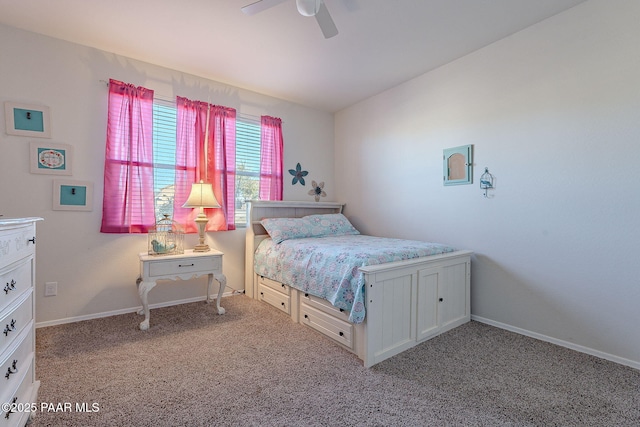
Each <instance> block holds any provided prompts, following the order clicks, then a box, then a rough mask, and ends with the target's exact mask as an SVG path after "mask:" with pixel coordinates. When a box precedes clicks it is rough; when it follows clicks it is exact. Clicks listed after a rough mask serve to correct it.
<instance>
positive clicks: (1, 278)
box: [0, 258, 33, 313]
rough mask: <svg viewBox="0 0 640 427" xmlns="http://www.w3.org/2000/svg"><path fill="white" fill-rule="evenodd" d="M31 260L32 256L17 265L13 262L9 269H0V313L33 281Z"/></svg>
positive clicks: (29, 286)
mask: <svg viewBox="0 0 640 427" xmlns="http://www.w3.org/2000/svg"><path fill="white" fill-rule="evenodd" d="M32 262H33V258H29V259H27V260H26V261H23V262H21V263H19V264H17V265H15V264H14V267H12V268H11V270H8V271H5V272H2V271H1V270H0V313H2V311H3V310H4V309H5V308H6V307H7V306H8V305H9V304H11V302H12V301H15V300H16V298H18V297H19V296H20V295H21V294H23V293H24V292H26V291H27V290H28V289H29V288H31V286H32V285H31V283H32V282H33V280H32V279H33V278H32V277H31V272H32V268H31V264H32Z"/></svg>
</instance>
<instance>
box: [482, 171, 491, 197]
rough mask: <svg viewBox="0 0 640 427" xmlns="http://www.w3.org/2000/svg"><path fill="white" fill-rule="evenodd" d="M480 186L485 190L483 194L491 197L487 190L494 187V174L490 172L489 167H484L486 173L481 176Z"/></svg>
mask: <svg viewBox="0 0 640 427" xmlns="http://www.w3.org/2000/svg"><path fill="white" fill-rule="evenodd" d="M480 188H482V189H483V190H484V193H483V196H484V197H486V198H489V195H488V194H487V190H489V189H490V188H493V175H491V174H490V173H489V168H487V167H485V168H484V173H483V174H482V176H481V177H480Z"/></svg>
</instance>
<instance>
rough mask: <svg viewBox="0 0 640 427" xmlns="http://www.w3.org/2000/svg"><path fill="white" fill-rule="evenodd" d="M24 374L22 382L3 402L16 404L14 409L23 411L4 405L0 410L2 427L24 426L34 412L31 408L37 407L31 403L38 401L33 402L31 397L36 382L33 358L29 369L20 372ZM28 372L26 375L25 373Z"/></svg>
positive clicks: (0, 424)
mask: <svg viewBox="0 0 640 427" xmlns="http://www.w3.org/2000/svg"><path fill="white" fill-rule="evenodd" d="M20 373H21V374H23V375H22V376H21V377H20V378H21V379H22V382H20V383H19V385H18V387H17V388H16V389H13V390H11V392H10V393H9V395H8V396H9V397H8V398H7V399H6V400H3V401H2V403H3V404H4V403H13V404H14V405H15V407H14V409H21V410H22V411H19V412H18V411H14V410H9V411H7V410H5V408H4V406H5V405H2V406H3V408H2V410H0V427H9V426H23V425H24V424H25V423H26V422H27V418H28V417H29V415H31V414H32V412H33V411H31V409H37V407H33V405H31V404H35V403H36V402H32V401H31V399H32V397H34V398H35V396H33V394H34V393H33V392H34V386H35V385H34V383H33V359H31V363H30V364H29V369H28V370H27V369H26V368H25V372H20ZM24 374H26V375H24Z"/></svg>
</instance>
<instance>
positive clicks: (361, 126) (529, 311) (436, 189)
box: [335, 0, 640, 368]
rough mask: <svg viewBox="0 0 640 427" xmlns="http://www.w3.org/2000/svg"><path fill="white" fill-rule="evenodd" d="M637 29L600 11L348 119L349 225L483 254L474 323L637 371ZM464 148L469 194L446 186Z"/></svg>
mask: <svg viewBox="0 0 640 427" xmlns="http://www.w3.org/2000/svg"><path fill="white" fill-rule="evenodd" d="M639 18H640V2H637V1H631V0H628V1H618V2H615V3H613V4H612V3H610V2H604V1H598V0H593V1H589V2H587V3H584V4H581V5H579V6H577V7H575V8H573V9H570V10H568V11H567V12H565V13H562V14H560V15H558V16H555V17H552V18H551V19H548V20H546V21H543V22H541V23H539V24H537V25H534V26H532V27H530V28H528V29H526V30H524V31H521V32H519V33H517V34H515V35H513V36H511V37H508V38H506V39H504V40H501V41H499V42H497V43H495V44H493V45H491V46H489V47H486V48H484V49H482V50H479V51H477V52H475V53H473V54H471V55H468V56H466V57H464V58H462V59H459V60H457V61H455V62H452V63H450V64H448V65H446V66H443V67H441V68H439V69H436V70H434V71H432V72H429V73H427V74H425V75H423V76H420V77H418V78H416V79H414V80H411V81H409V82H406V83H405V84H402V85H400V86H398V87H395V88H393V89H391V90H388V91H386V92H384V93H382V94H380V95H379V96H376V97H373V98H371V99H368V100H366V101H363V102H361V103H359V104H357V105H354V106H352V107H350V108H347V109H345V110H343V111H341V112H339V113H337V114H336V118H335V120H336V130H335V133H336V142H335V171H336V184H337V185H336V187H337V188H338V189H339V191H338V199H339V200H344V201H346V202H347V207H346V210H345V212H346V214H347V215H348V216H350V217H351V218H352V219H353V222H354V223H355V225H356V226H357V227H359V228H360V229H361V230H362V231H364V232H367V233H370V234H378V235H385V236H396V237H405V238H415V239H426V240H431V241H441V242H446V243H451V244H453V245H456V246H458V247H460V248H466V249H471V250H474V251H475V256H474V258H473V262H472V301H471V304H472V313H473V315H474V317H475V318H476V319H479V320H483V321H486V322H491V323H493V324H496V325H499V326H501V327H506V328H510V329H514V330H517V331H519V332H524V333H527V334H530V335H533V336H537V337H540V338H543V339H547V340H550V341H552V342H557V343H559V344H562V345H565V346H568V347H572V348H576V349H579V350H582V351H586V352H589V353H592V354H596V355H599V356H602V357H606V358H609V359H612V360H616V361H618V362H621V363H624V364H628V365H631V366H635V367H637V368H640V332H639V329H638V325H640V309H639V307H640V306H639V303H640V275H639V274H638V272H637V269H636V267H637V264H638V262H639V260H640V257H639V255H640V250H639V246H638V242H639V241H640V226H638V212H639V211H640V186H639V181H638V173H637V171H638V167H639V166H638V162H639V161H640V143H639V141H640V55H638V42H639V41H640V26H638V19H639ZM416 54H419V52H416ZM466 144H473V145H474V149H475V157H474V168H475V170H474V183H473V185H462V186H455V187H444V186H443V184H442V150H443V149H444V148H449V147H455V146H460V145H466ZM485 167H488V168H489V170H490V172H491V173H493V174H494V175H495V177H496V188H495V191H492V192H491V196H492V197H491V198H489V199H485V198H484V197H483V196H482V191H481V190H480V188H479V185H478V182H479V177H480V175H481V174H482V173H483V172H484V168H485Z"/></svg>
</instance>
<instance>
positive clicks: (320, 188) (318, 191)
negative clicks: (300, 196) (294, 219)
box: [309, 181, 327, 202]
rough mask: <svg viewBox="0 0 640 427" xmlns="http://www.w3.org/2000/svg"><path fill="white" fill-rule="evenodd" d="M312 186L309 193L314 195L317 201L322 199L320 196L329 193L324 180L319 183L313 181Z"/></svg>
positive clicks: (325, 195)
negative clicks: (325, 189) (326, 190)
mask: <svg viewBox="0 0 640 427" xmlns="http://www.w3.org/2000/svg"><path fill="white" fill-rule="evenodd" d="M311 186H312V187H313V188H312V189H311V190H309V195H310V196H314V197H315V199H316V202H319V201H320V197H327V193H325V191H324V182H320V183H317V182H315V181H311Z"/></svg>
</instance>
